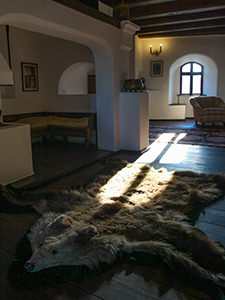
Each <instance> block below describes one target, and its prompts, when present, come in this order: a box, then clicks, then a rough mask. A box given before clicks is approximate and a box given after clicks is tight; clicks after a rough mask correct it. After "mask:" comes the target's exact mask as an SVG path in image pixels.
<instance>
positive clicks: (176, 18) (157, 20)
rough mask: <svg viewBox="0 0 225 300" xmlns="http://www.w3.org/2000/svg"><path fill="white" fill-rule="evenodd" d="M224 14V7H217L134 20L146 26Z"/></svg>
mask: <svg viewBox="0 0 225 300" xmlns="http://www.w3.org/2000/svg"><path fill="white" fill-rule="evenodd" d="M224 16H225V9H217V10H213V11H205V12H200V13H188V14H181V15H177V16H170V17H158V18H157V17H155V18H154V17H153V18H149V19H143V20H136V21H135V23H136V24H138V25H139V26H148V25H156V24H168V23H177V22H183V21H194V20H196V21H200V20H204V19H213V18H220V17H224Z"/></svg>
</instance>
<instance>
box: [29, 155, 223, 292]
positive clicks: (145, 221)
mask: <svg viewBox="0 0 225 300" xmlns="http://www.w3.org/2000/svg"><path fill="white" fill-rule="evenodd" d="M110 170H111V172H110V174H106V175H101V176H98V177H97V179H95V180H94V181H93V182H92V183H90V184H89V185H88V186H86V187H85V188H83V189H80V191H76V190H75V191H72V190H71V191H65V192H60V193H58V192H54V193H53V194H52V195H51V193H50V192H49V193H42V194H39V195H38V196H37V195H36V197H40V199H42V201H43V200H44V201H45V208H44V211H46V210H49V211H53V212H56V213H57V214H58V213H60V212H63V213H64V214H66V216H67V217H68V218H69V221H65V222H62V223H63V225H64V226H65V227H66V226H67V225H68V222H69V223H73V224H75V223H77V224H79V223H80V224H81V223H82V224H84V225H91V226H94V227H93V228H96V230H97V232H98V234H99V236H103V237H104V236H109V235H113V236H120V237H121V236H122V237H124V238H126V239H127V240H128V241H130V242H131V243H136V242H137V243H138V244H137V247H136V246H135V247H136V248H135V249H138V251H148V252H151V253H154V251H155V252H156V254H157V251H158V250H156V249H158V248H157V247H158V243H159V244H160V249H161V250H160V251H161V252H160V253H161V254H162V256H163V255H166V256H168V257H169V258H170V259H172V261H173V262H174V263H175V264H181V265H182V266H183V267H184V268H187V270H188V272H190V274H191V273H192V272H193V273H194V274H195V275H196V276H201V277H203V278H209V276H211V278H214V279H213V280H214V282H217V283H218V282H219V281H220V280H222V281H223V282H222V283H221V285H222V286H224V282H225V277H223V276H222V278H223V279H221V278H220V276H221V275H220V273H221V274H225V259H224V249H223V248H222V247H221V246H219V245H218V244H216V243H214V242H213V241H212V240H210V239H209V238H208V237H207V236H206V235H205V234H203V233H202V232H200V231H199V230H197V229H195V228H193V227H192V226H190V225H189V224H188V223H187V222H186V220H187V215H188V214H189V213H190V212H191V211H192V210H193V208H194V207H195V206H196V205H197V204H198V203H202V204H204V205H209V204H210V203H212V202H214V201H217V200H219V199H220V198H221V197H222V196H224V193H225V189H224V183H225V175H222V174H216V175H215V174H198V173H194V172H189V171H187V172H186V171H179V172H167V171H166V170H165V169H160V170H155V169H154V168H151V167H149V166H147V165H141V164H126V163H125V162H120V163H119V162H118V161H117V162H116V164H115V165H113V163H112V162H110ZM27 196H28V194H27V195H26V197H27ZM30 197H31V194H30ZM53 200H54V201H53ZM59 201H60V202H59ZM61 220H62V219H61ZM70 220H72V221H70ZM56 226H57V224H56ZM146 241H147V242H148V243H149V244H146V243H145V242H146ZM135 245H136V244H135ZM146 245H149V246H146ZM150 245H151V247H152V248H150ZM153 245H157V247H156V246H153ZM154 247H156V248H154ZM154 249H155V250H154ZM160 253H159V255H160ZM163 253H164V254H163ZM209 274H210V275H209Z"/></svg>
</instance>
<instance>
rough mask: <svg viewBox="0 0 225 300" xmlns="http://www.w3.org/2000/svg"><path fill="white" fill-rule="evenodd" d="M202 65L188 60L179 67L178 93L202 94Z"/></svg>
mask: <svg viewBox="0 0 225 300" xmlns="http://www.w3.org/2000/svg"><path fill="white" fill-rule="evenodd" d="M203 69H204V67H203V65H201V64H199V63H197V62H188V63H185V64H183V65H182V66H181V67H180V95H202V93H203Z"/></svg>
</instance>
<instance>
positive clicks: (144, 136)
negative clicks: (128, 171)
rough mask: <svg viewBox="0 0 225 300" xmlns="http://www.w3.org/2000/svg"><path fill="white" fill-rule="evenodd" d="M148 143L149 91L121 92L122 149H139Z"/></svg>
mask: <svg viewBox="0 0 225 300" xmlns="http://www.w3.org/2000/svg"><path fill="white" fill-rule="evenodd" d="M148 145H149V120H148V93H147V92H143V93H141V92H139V93H138V92H136V93H126V92H123V93H120V149H124V150H135V151H139V150H143V149H145V148H146V147H148Z"/></svg>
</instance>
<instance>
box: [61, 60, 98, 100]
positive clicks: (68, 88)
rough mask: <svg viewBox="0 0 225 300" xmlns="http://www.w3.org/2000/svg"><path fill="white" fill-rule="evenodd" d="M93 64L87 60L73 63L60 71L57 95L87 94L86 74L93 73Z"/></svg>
mask: <svg viewBox="0 0 225 300" xmlns="http://www.w3.org/2000/svg"><path fill="white" fill-rule="evenodd" d="M94 72H95V68H94V64H92V63H89V62H78V63H75V64H73V65H71V66H69V67H68V68H66V70H65V71H64V72H63V73H62V75H61V77H60V80H59V84H58V94H59V95H86V94H88V75H89V74H90V73H92V74H93V73H94Z"/></svg>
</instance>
